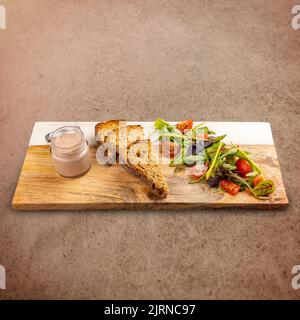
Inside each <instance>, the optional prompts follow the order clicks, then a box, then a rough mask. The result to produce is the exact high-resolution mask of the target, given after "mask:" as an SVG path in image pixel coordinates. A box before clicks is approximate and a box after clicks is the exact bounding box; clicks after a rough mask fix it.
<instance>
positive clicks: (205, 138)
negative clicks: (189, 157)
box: [196, 133, 209, 140]
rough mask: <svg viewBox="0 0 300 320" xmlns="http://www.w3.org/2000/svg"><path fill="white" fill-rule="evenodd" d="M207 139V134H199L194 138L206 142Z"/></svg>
mask: <svg viewBox="0 0 300 320" xmlns="http://www.w3.org/2000/svg"><path fill="white" fill-rule="evenodd" d="M208 137H209V135H208V133H199V134H197V135H196V138H197V139H200V140H208Z"/></svg>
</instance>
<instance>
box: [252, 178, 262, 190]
mask: <svg viewBox="0 0 300 320" xmlns="http://www.w3.org/2000/svg"><path fill="white" fill-rule="evenodd" d="M262 181H264V178H263V177H262V176H256V177H255V178H254V179H253V182H252V184H253V186H254V187H255V186H256V185H258V184H259V183H260V182H262Z"/></svg>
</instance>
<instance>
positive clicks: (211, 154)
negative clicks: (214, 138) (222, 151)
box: [205, 143, 219, 160]
mask: <svg viewBox="0 0 300 320" xmlns="http://www.w3.org/2000/svg"><path fill="white" fill-rule="evenodd" d="M218 146H219V144H218V143H213V144H212V145H210V146H209V147H207V148H206V149H205V151H206V154H207V156H208V157H209V158H210V159H211V160H212V159H213V158H214V156H215V154H216V152H217V149H218Z"/></svg>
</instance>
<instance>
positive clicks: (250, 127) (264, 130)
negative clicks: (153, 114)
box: [29, 121, 274, 146]
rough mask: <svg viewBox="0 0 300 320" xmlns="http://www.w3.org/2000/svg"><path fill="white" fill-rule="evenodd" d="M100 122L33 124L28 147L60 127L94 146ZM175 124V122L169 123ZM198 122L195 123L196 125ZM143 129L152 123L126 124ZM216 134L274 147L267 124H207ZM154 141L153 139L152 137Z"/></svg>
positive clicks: (150, 129)
mask: <svg viewBox="0 0 300 320" xmlns="http://www.w3.org/2000/svg"><path fill="white" fill-rule="evenodd" d="M98 122H100V121H97V122H36V123H35V124H34V127H33V130H32V134H31V138H30V142H29V146H37V145H46V144H47V142H46V140H45V135H46V134H47V133H49V132H51V131H53V130H55V129H57V128H59V127H62V126H73V125H74V126H80V127H81V129H82V131H83V132H84V134H85V137H86V138H87V140H88V142H89V144H90V145H94V144H95V125H96V124H97V123H98ZM170 123H176V122H170ZM198 123H200V122H195V123H194V125H197V124H198ZM128 124H140V125H142V126H143V127H144V131H145V137H148V136H149V135H150V133H151V132H153V129H154V128H153V122H137V121H135V122H128ZM206 125H207V126H208V127H209V128H210V129H211V130H213V131H215V132H216V134H217V135H218V136H219V135H223V134H227V136H226V138H225V139H224V142H227V143H229V142H233V143H235V144H249V145H252V144H253V145H274V140H273V136H272V130H271V126H270V123H269V122H207V124H206ZM153 139H155V137H153Z"/></svg>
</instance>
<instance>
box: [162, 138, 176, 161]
mask: <svg viewBox="0 0 300 320" xmlns="http://www.w3.org/2000/svg"><path fill="white" fill-rule="evenodd" d="M179 151H180V145H179V144H177V143H174V142H169V141H162V143H161V153H162V154H163V155H164V156H165V157H166V158H171V159H173V158H174V156H176V155H177V154H178V153H179Z"/></svg>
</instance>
